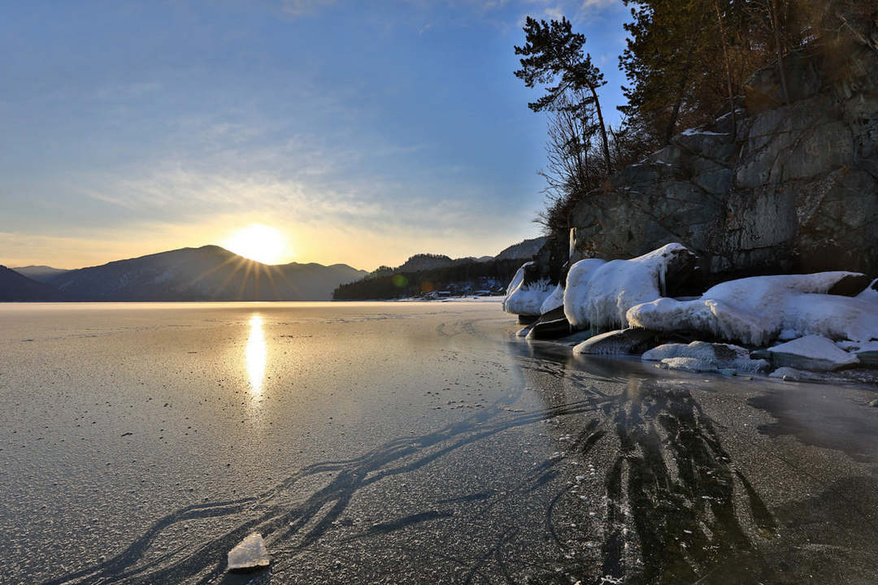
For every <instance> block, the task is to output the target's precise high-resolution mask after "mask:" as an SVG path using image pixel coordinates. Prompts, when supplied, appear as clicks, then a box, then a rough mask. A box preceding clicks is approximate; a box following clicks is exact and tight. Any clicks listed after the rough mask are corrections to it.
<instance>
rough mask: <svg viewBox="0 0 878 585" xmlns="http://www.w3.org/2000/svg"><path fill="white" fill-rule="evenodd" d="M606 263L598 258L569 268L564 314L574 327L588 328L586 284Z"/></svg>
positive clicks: (588, 259) (583, 261)
mask: <svg viewBox="0 0 878 585" xmlns="http://www.w3.org/2000/svg"><path fill="white" fill-rule="evenodd" d="M606 263H607V261H606V260H601V259H600V258H587V259H585V260H580V261H579V262H577V263H575V264H574V265H573V266H571V267H570V271H569V272H568V273H567V287H566V288H565V289H564V314H565V315H566V316H567V320H568V321H570V324H571V325H573V326H574V327H588V324H589V323H588V317H587V316H586V314H585V311H586V307H587V305H588V302H587V301H588V282H589V281H590V280H591V277H592V276H593V275H594V272H595V271H596V270H597V269H598V268H600V267H601V266H603V265H604V264H606Z"/></svg>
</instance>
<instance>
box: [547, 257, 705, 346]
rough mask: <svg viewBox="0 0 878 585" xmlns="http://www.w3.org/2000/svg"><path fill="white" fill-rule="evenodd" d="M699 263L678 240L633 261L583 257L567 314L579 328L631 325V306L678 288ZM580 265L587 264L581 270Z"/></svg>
mask: <svg viewBox="0 0 878 585" xmlns="http://www.w3.org/2000/svg"><path fill="white" fill-rule="evenodd" d="M696 264H697V258H696V256H695V255H694V254H693V253H692V252H690V251H689V250H688V249H687V248H686V247H685V246H682V245H680V244H676V243H671V244H666V245H664V246H662V247H661V248H658V249H656V250H653V251H652V252H649V253H647V254H643V255H642V256H638V257H637V258H631V259H630V260H613V261H611V262H606V263H602V262H601V261H596V260H594V259H588V260H582V261H580V262H577V263H576V264H575V265H574V266H573V267H571V269H570V274H569V275H568V279H567V291H566V292H565V295H564V313H565V314H566V315H567V318H568V320H569V321H570V322H571V323H572V324H573V325H575V326H578V327H581V326H583V325H584V324H589V325H590V326H591V327H594V328H597V329H615V328H619V326H621V327H623V328H625V327H628V326H629V323H628V319H627V316H626V313H627V312H628V309H630V308H631V307H633V306H635V305H638V304H641V303H645V302H649V301H652V300H654V299H657V298H659V297H662V296H664V295H666V294H667V293H668V291H669V290H672V289H675V288H678V285H677V283H678V282H680V281H683V280H685V279H686V278H687V277H688V276H689V274H690V273H691V272H692V271H693V270H694V269H695V266H696ZM580 265H582V266H584V268H582V269H581V270H580V269H579V266H580Z"/></svg>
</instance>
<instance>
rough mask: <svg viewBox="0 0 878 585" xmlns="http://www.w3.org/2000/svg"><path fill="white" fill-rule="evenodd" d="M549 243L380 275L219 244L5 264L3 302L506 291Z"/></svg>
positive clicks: (431, 259)
mask: <svg viewBox="0 0 878 585" xmlns="http://www.w3.org/2000/svg"><path fill="white" fill-rule="evenodd" d="M544 241H545V238H534V239H531V240H524V241H523V242H520V243H518V244H515V245H513V246H509V247H508V248H506V249H504V250H503V251H501V252H500V253H499V254H498V255H497V256H496V257H492V256H482V257H481V258H457V259H452V258H450V257H448V256H445V255H441V254H415V255H413V256H411V257H410V258H409V259H408V260H406V262H404V263H403V264H402V265H400V266H398V267H396V268H390V267H388V266H382V267H381V268H379V269H377V270H375V271H374V272H372V273H368V272H366V271H364V270H357V269H356V268H353V267H351V266H348V265H347V264H333V265H331V266H323V265H321V264H316V263H309V264H299V263H297V262H291V263H289V264H283V265H277V266H269V265H266V264H261V263H259V262H256V261H253V260H248V259H246V258H243V257H241V256H238V255H236V254H234V253H232V252H230V251H228V250H226V249H224V248H221V247H219V246H202V247H200V248H181V249H179V250H170V251H167V252H160V253H157V254H149V255H147V256H140V257H138V258H129V259H126V260H117V261H114V262H109V263H107V264H104V265H101V266H91V267H87V268H79V269H76V270H62V269H58V268H52V267H50V266H25V267H22V268H18V269H14V270H13V269H9V268H6V267H0V301H145V302H146V301H309V300H315V301H317V300H330V299H331V298H333V291H334V290H336V289H338V288H339V287H342V288H344V287H345V286H346V285H348V284H351V283H355V282H357V281H360V280H363V279H365V278H368V279H387V278H391V277H392V276H393V275H395V274H407V275H412V274H422V275H423V276H424V277H425V278H426V277H427V276H429V277H430V278H432V279H434V280H435V282H433V284H431V285H430V286H433V287H435V286H439V285H440V283H444V284H442V286H446V285H447V286H450V287H452V285H454V283H457V284H456V285H455V286H458V285H459V286H458V288H460V287H464V288H466V287H468V288H473V287H476V288H479V289H500V288H502V286H503V285H504V284H505V282H507V281H508V277H509V275H508V274H507V272H509V271H510V270H512V271H513V272H514V268H517V264H516V263H519V262H524V261H527V260H530V259H531V257H532V256H533V255H534V254H535V253H536V252H537V251H538V250H539V248H540V247H541V246H542V244H543V242H544ZM480 265H481V266H480ZM403 280H406V279H403ZM414 281H419V278H416V279H414V280H413V283H414ZM388 282H391V281H388ZM392 282H395V283H398V282H399V281H398V280H396V281H392ZM464 283H469V284H464ZM393 286H394V287H397V288H398V284H393ZM367 288H368V287H367ZM409 288H410V287H409ZM422 288H423V287H419V290H421V289H422ZM452 288H454V287H452ZM386 292H398V291H396V290H395V289H394V290H393V291H382V293H381V294H380V295H376V296H373V297H369V298H382V297H383V296H384V294H386ZM358 294H359V293H358ZM364 294H365V293H364ZM339 298H342V297H339ZM360 298H364V297H360Z"/></svg>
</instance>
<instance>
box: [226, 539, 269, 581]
mask: <svg viewBox="0 0 878 585" xmlns="http://www.w3.org/2000/svg"><path fill="white" fill-rule="evenodd" d="M270 562H271V559H270V558H269V556H268V549H266V548H265V541H264V540H262V535H261V534H259V533H258V532H254V533H252V534H250V535H249V536H247V538H245V539H244V540H242V541H241V542H240V543H239V544H238V546H236V547H235V548H233V549H232V550H231V551H229V570H230V571H235V570H246V569H258V568H259V567H267V566H268V565H269V563H270Z"/></svg>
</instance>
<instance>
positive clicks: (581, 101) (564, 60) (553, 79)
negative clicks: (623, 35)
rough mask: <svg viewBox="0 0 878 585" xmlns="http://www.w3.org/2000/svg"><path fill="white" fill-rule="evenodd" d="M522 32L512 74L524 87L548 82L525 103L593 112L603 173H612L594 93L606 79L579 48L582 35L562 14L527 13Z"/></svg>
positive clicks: (586, 113)
mask: <svg viewBox="0 0 878 585" xmlns="http://www.w3.org/2000/svg"><path fill="white" fill-rule="evenodd" d="M524 32H525V41H526V42H525V45H524V46H523V47H518V46H516V47H515V54H516V55H522V56H523V58H522V59H521V60H520V63H521V69H519V70H517V71H516V72H515V76H516V77H518V78H519V79H521V80H523V81H524V84H525V85H526V86H527V87H534V85H536V84H537V83H539V84H541V85H547V86H549V87H547V88H546V94H545V95H544V96H542V97H541V98H539V99H538V100H537V101H535V102H531V103H529V104H528V107H530V109H531V110H533V111H535V112H540V111H543V110H548V111H560V110H564V111H566V112H570V113H573V114H574V115H576V116H578V117H579V118H580V119H581V120H583V121H587V120H590V119H591V117H592V113H593V114H594V115H595V116H596V117H597V121H596V123H593V124H589V125H590V126H594V127H596V128H597V131H598V132H599V133H600V136H601V143H602V148H603V151H604V160H605V161H606V168H607V173H608V174H612V172H613V163H612V159H611V157H610V145H609V141H608V140H607V130H606V127H605V125H604V116H603V113H602V112H601V104H600V100H599V99H598V94H597V89H598V88H599V87H601V86H603V85H606V83H607V82H606V81H605V80H604V75H603V73H601V71H600V69H598V68H597V66H595V65H594V63H592V60H591V55H589V54H585V53H584V52H583V47H584V46H585V41H586V39H585V35H583V34H581V33H574V32H573V30H572V25H571V24H570V21H569V20H567V19H566V18H564V17H562V18H561V20H560V21H557V20H552V21H550V22H546V21H545V20H536V19H535V18H531V17H527V21H526V22H525V25H524ZM551 84H556V85H551Z"/></svg>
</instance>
